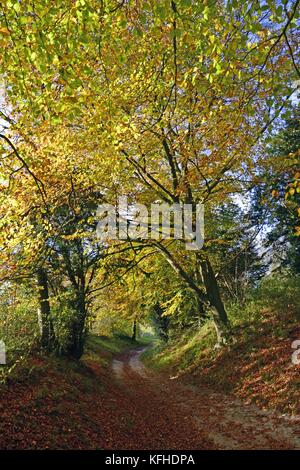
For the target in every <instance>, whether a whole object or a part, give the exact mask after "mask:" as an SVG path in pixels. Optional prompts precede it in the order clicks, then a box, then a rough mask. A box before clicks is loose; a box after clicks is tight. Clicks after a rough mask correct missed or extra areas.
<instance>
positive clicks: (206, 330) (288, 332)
mask: <svg viewBox="0 0 300 470" xmlns="http://www.w3.org/2000/svg"><path fill="white" fill-rule="evenodd" d="M298 283H299V280H298V279H295V280H294V281H293V282H290V281H289V283H288V284H287V282H286V283H285V282H284V280H281V282H278V283H277V282H276V284H275V285H274V281H273V280H272V281H270V280H269V281H268V282H266V283H265V285H264V286H262V287H261V288H260V290H258V291H256V292H254V293H253V294H252V298H251V299H249V300H248V302H246V303H245V305H244V306H243V308H242V309H241V308H240V309H238V306H237V305H231V306H229V308H228V311H229V315H230V320H231V324H232V344H230V345H229V346H228V347H225V348H223V349H221V350H216V349H214V344H215V332H214V329H213V326H212V324H210V323H207V324H206V325H205V326H204V327H202V328H201V329H196V330H195V329H190V330H188V331H186V332H185V333H184V334H183V335H181V336H180V337H177V338H173V339H172V340H171V341H170V342H169V344H167V345H166V344H164V345H162V344H161V343H156V345H155V346H154V347H153V348H152V349H151V350H149V351H147V352H146V353H145V355H144V359H145V361H146V363H148V364H149V365H151V367H154V368H156V369H159V370H168V372H169V373H170V374H171V375H173V376H178V377H181V378H182V379H184V380H188V381H189V382H192V383H193V384H196V385H198V386H199V387H200V386H211V387H214V388H216V389H218V390H222V391H225V392H227V393H232V394H234V395H236V396H238V397H240V398H242V399H244V400H245V401H246V402H254V403H256V404H257V405H259V406H260V407H262V408H275V409H277V410H279V411H281V412H283V413H290V414H300V398H299V389H300V375H299V372H300V366H299V365H295V364H293V363H292V353H293V349H292V347H291V345H292V342H293V341H294V340H296V339H300V321H299V320H300V312H299V289H298ZM287 306H288V308H287Z"/></svg>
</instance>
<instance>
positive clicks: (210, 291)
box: [197, 255, 228, 345]
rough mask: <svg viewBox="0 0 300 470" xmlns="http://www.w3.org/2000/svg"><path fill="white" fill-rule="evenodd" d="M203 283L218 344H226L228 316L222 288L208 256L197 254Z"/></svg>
mask: <svg viewBox="0 0 300 470" xmlns="http://www.w3.org/2000/svg"><path fill="white" fill-rule="evenodd" d="M197 258H198V261H199V265H200V269H201V274H202V279H203V284H204V286H205V289H206V293H207V298H208V301H209V304H210V307H211V310H212V316H213V322H214V325H215V329H216V333H217V338H218V344H219V345H222V344H226V342H227V337H228V316H227V313H226V310H225V307H224V304H223V301H222V298H221V294H220V289H219V286H218V283H217V279H216V276H215V273H214V271H213V268H212V266H211V264H210V261H209V258H208V257H207V256H205V257H201V256H200V255H199V256H197Z"/></svg>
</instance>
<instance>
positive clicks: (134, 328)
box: [131, 320, 137, 341]
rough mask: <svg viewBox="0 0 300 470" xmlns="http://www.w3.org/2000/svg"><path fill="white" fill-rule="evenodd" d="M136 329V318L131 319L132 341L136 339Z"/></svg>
mask: <svg viewBox="0 0 300 470" xmlns="http://www.w3.org/2000/svg"><path fill="white" fill-rule="evenodd" d="M136 330H137V323H136V320H133V328H132V336H131V339H132V341H136Z"/></svg>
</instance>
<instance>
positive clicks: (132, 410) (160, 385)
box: [112, 348, 300, 449]
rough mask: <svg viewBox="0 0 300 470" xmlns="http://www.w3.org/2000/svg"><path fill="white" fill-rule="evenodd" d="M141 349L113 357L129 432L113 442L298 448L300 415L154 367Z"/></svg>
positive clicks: (167, 446)
mask: <svg viewBox="0 0 300 470" xmlns="http://www.w3.org/2000/svg"><path fill="white" fill-rule="evenodd" d="M142 352H143V349H142V348H139V349H136V350H132V351H130V352H128V353H126V354H122V355H120V356H118V357H117V358H116V359H114V360H113V363H112V369H113V374H114V379H115V382H116V387H118V389H119V394H120V396H122V395H123V396H124V397H126V398H125V399H124V400H122V403H123V405H124V409H123V416H122V414H121V420H122V419H123V421H124V422H125V423H126V428H127V437H126V438H125V440H124V437H123V438H122V439H123V442H122V443H120V442H117V441H116V447H115V448H118V445H121V446H122V448H130V449H147V448H148V449H300V417H298V418H291V417H287V416H282V415H280V414H278V413H275V412H271V411H263V410H260V409H259V408H257V407H256V406H254V405H246V404H245V403H243V402H242V401H241V400H239V399H237V398H234V397H232V396H229V395H226V394H222V393H220V392H215V391H213V390H211V389H208V388H205V389H203V388H201V389H200V388H198V387H197V388H196V387H194V386H190V385H186V384H183V383H180V382H179V381H178V380H176V379H172V378H170V377H169V376H167V375H163V374H158V373H155V372H153V371H150V370H148V369H146V368H145V366H144V365H143V363H142V362H141V360H140V355H141V353H142ZM120 411H122V410H120ZM116 440H118V438H117V436H116ZM119 448H121V447H119Z"/></svg>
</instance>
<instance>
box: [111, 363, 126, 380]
mask: <svg viewBox="0 0 300 470" xmlns="http://www.w3.org/2000/svg"><path fill="white" fill-rule="evenodd" d="M123 367H124V363H123V361H118V360H117V359H114V360H113V361H112V370H113V372H114V374H115V376H116V378H117V379H119V380H121V379H122V378H123V372H124V370H123Z"/></svg>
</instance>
